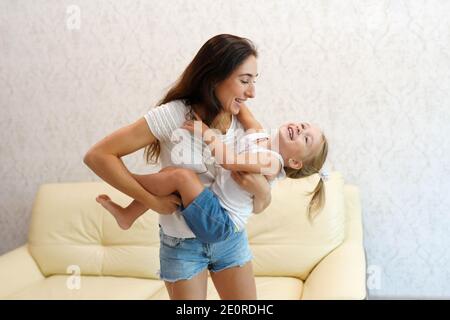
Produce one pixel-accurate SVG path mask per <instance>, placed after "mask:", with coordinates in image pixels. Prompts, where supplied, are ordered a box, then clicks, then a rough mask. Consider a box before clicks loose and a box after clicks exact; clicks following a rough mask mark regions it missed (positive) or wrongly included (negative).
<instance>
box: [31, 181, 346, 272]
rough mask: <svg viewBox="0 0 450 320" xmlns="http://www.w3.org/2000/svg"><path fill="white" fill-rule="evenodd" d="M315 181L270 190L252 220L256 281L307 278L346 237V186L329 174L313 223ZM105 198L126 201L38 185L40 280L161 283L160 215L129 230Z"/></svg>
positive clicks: (91, 185) (115, 195) (94, 186)
mask: <svg viewBox="0 0 450 320" xmlns="http://www.w3.org/2000/svg"><path fill="white" fill-rule="evenodd" d="M315 183H317V177H311V178H307V179H302V180H285V181H282V182H280V183H279V184H277V185H276V186H275V187H274V189H273V190H272V203H271V205H270V206H269V208H267V209H266V210H265V211H264V212H263V213H260V214H258V215H254V216H252V217H251V219H250V221H249V224H248V228H247V230H248V235H249V240H250V244H251V246H252V251H253V254H254V260H253V263H254V269H255V273H256V275H277V276H294V277H299V278H301V279H304V278H305V277H306V276H307V275H308V274H309V272H310V271H311V269H312V268H313V267H314V265H315V264H316V263H317V262H319V261H320V260H321V259H322V258H323V257H324V256H326V255H327V254H328V253H329V252H330V251H331V250H333V249H334V248H335V247H336V246H338V245H339V244H340V243H341V242H342V241H343V238H344V227H345V221H344V217H345V212H344V193H343V186H344V182H343V179H342V177H341V175H340V174H338V173H333V174H332V175H331V177H330V179H329V181H327V182H326V189H325V190H326V198H327V202H326V204H325V207H324V209H323V211H322V212H321V213H320V214H319V215H318V216H317V218H316V219H315V220H314V223H313V224H312V225H311V224H310V223H309V222H308V220H307V217H306V207H307V203H308V201H309V198H310V197H309V196H307V195H305V193H306V192H307V191H310V190H312V188H313V187H314V186H315ZM101 193H106V194H108V195H110V196H111V198H112V199H114V201H116V202H117V203H119V204H121V205H122V206H125V205H127V204H129V201H130V198H129V197H128V196H126V195H124V194H122V193H121V192H119V191H117V190H116V189H114V188H112V187H111V186H109V185H108V184H106V183H103V182H87V183H54V184H44V185H42V186H41V187H40V188H39V190H38V193H37V196H36V199H35V203H34V206H33V212H32V220H31V224H30V232H29V248H30V252H31V253H32V255H33V257H34V259H35V260H36V262H37V264H38V265H39V267H40V269H41V271H42V273H43V274H44V275H45V276H49V275H53V274H68V273H73V272H78V271H79V272H81V274H85V275H111V276H132V277H142V278H153V279H158V275H157V272H158V269H159V235H158V232H159V231H158V230H159V229H158V215H157V214H156V213H154V212H152V211H151V210H149V211H148V212H147V213H146V214H144V215H143V216H141V217H140V218H139V219H138V220H137V221H136V222H135V224H134V225H133V227H132V228H130V229H129V230H127V231H123V230H121V229H120V228H119V227H118V226H117V224H116V221H115V220H114V218H113V217H112V216H111V215H110V214H109V213H108V212H107V211H106V210H105V209H103V207H101V206H100V205H99V204H98V203H97V202H96V201H95V197H96V196H97V195H98V194H101Z"/></svg>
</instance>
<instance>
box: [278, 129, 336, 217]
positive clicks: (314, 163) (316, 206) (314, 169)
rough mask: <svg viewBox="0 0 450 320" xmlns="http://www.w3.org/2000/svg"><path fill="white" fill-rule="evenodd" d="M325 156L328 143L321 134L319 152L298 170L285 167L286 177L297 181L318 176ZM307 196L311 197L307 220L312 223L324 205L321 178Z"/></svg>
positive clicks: (323, 188)
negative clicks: (314, 175)
mask: <svg viewBox="0 0 450 320" xmlns="http://www.w3.org/2000/svg"><path fill="white" fill-rule="evenodd" d="M327 155H328V141H327V138H326V137H325V135H324V134H322V144H321V147H320V149H319V151H318V152H317V153H316V154H315V155H314V156H313V157H312V158H309V159H305V161H303V166H302V167H301V168H300V169H292V168H291V167H285V168H284V170H285V171H286V176H287V177H288V178H291V179H299V178H305V177H309V176H310V175H313V174H318V173H319V171H320V169H321V168H322V166H323V164H324V163H325V160H326V159H327ZM308 195H313V196H312V198H311V201H310V202H309V205H308V218H309V220H310V221H312V220H313V219H314V218H315V217H316V216H317V214H318V213H319V212H320V210H321V209H322V207H323V205H324V204H325V186H324V183H323V180H322V178H320V180H319V182H318V183H317V186H316V187H315V188H314V190H313V191H312V192H310V193H309V194H308Z"/></svg>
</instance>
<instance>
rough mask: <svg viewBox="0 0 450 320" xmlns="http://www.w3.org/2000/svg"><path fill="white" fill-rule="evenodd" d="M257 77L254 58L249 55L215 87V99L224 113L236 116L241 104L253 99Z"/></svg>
mask: <svg viewBox="0 0 450 320" xmlns="http://www.w3.org/2000/svg"><path fill="white" fill-rule="evenodd" d="M257 76H258V71H257V64H256V57H255V56H253V55H251V56H249V57H248V58H247V59H246V60H244V62H243V63H242V64H241V65H240V66H239V67H237V68H236V70H234V71H233V72H232V73H231V75H230V76H229V77H228V78H226V79H225V80H223V81H222V82H220V83H219V84H218V85H217V86H216V89H215V94H216V97H217V99H219V101H220V103H221V104H222V106H223V109H224V110H225V111H226V112H230V113H231V114H233V115H237V114H238V113H239V110H240V106H241V103H243V102H244V101H245V100H247V99H248V98H254V97H255V79H256V77H257Z"/></svg>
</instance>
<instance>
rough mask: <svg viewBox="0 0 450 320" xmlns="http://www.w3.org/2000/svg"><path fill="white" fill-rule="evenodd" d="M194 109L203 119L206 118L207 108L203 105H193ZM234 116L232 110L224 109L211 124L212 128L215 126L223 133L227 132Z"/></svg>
mask: <svg viewBox="0 0 450 320" xmlns="http://www.w3.org/2000/svg"><path fill="white" fill-rule="evenodd" d="M192 109H193V110H194V111H195V113H197V114H198V116H199V117H200V118H201V119H203V120H204V119H205V117H206V114H205V111H204V110H205V109H204V107H203V106H201V105H193V106H192ZM231 120H232V116H231V113H230V112H226V111H222V112H221V113H219V114H218V115H217V116H216V117H215V118H214V119H213V121H212V122H211V124H210V125H209V127H210V128H214V129H217V130H219V131H220V132H221V133H222V134H225V133H226V132H227V130H228V129H229V128H230V125H231Z"/></svg>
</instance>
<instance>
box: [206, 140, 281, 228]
mask: <svg viewBox="0 0 450 320" xmlns="http://www.w3.org/2000/svg"><path fill="white" fill-rule="evenodd" d="M269 138H270V137H269V135H268V134H267V133H266V132H256V133H250V134H248V135H245V136H243V137H241V138H240V139H239V140H238V142H237V148H236V150H235V152H236V153H237V154H242V153H260V152H269V153H272V154H273V155H275V157H276V158H277V159H278V160H279V161H280V164H281V170H280V172H279V173H278V175H277V176H276V178H275V179H273V180H270V181H269V184H270V186H271V187H272V186H273V183H274V182H275V181H277V180H280V179H283V178H285V177H286V173H285V172H284V169H283V167H284V161H283V158H282V157H281V155H280V154H279V153H278V152H275V151H272V150H269V149H266V148H264V147H261V146H259V145H258V144H257V141H258V140H259V139H269ZM217 170H218V173H217V175H216V180H215V181H214V182H213V184H212V185H211V191H212V192H214V193H215V194H216V195H217V197H218V198H219V201H220V204H221V206H222V207H223V208H224V209H226V210H227V212H228V214H229V215H230V218H231V220H232V221H233V222H234V224H235V225H236V227H237V228H238V229H239V230H242V229H243V228H244V227H245V225H246V224H247V220H248V218H249V217H250V215H251V214H252V212H253V195H252V194H251V193H249V192H247V191H245V190H244V189H242V188H241V186H239V184H237V183H236V181H234V179H233V178H232V177H231V171H229V170H226V169H224V168H223V167H219V168H217Z"/></svg>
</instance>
